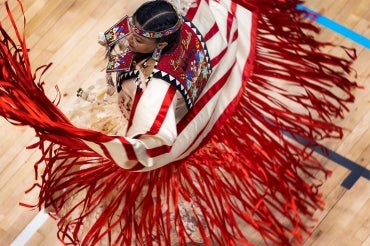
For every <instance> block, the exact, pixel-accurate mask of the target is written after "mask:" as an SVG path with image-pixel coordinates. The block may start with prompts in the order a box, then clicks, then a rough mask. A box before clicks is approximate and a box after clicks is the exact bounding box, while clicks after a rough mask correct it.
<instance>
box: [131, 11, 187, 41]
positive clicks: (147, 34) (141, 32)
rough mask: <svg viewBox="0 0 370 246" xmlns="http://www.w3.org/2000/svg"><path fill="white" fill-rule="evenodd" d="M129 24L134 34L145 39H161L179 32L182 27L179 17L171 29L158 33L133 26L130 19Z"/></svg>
mask: <svg viewBox="0 0 370 246" xmlns="http://www.w3.org/2000/svg"><path fill="white" fill-rule="evenodd" d="M129 24H130V28H131V30H133V31H134V32H135V33H136V34H138V35H140V36H143V37H146V38H162V37H165V36H168V35H171V34H172V33H174V32H176V31H177V30H179V29H180V28H181V26H182V18H181V17H180V16H179V19H178V21H177V23H176V24H175V25H174V26H173V27H170V28H168V29H166V30H163V31H160V32H154V31H147V30H144V29H142V28H140V27H138V26H135V24H134V23H133V22H132V18H129Z"/></svg>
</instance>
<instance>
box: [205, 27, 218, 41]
mask: <svg viewBox="0 0 370 246" xmlns="http://www.w3.org/2000/svg"><path fill="white" fill-rule="evenodd" d="M219 31H220V29H219V28H218V25H217V23H214V24H213V26H212V27H211V29H209V31H208V32H207V33H206V35H204V40H206V41H208V40H210V39H211V38H212V37H213V36H214V35H215V34H216V33H218V32H219Z"/></svg>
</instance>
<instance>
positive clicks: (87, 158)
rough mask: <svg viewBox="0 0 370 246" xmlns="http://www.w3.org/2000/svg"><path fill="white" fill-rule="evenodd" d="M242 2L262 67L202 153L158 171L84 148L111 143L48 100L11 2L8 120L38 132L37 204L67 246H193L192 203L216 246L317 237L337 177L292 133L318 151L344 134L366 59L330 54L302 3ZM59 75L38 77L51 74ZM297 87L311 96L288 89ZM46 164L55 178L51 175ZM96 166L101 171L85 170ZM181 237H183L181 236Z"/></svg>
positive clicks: (251, 71)
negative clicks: (250, 16) (326, 186)
mask: <svg viewBox="0 0 370 246" xmlns="http://www.w3.org/2000/svg"><path fill="white" fill-rule="evenodd" d="M235 3H237V4H239V5H240V6H242V7H245V8H248V9H249V10H251V11H253V12H254V13H255V17H254V18H255V20H256V23H255V24H256V26H255V27H254V28H253V30H254V35H255V43H254V44H253V47H254V48H255V49H254V50H252V52H253V56H254V60H253V61H251V60H250V61H248V62H249V63H248V64H246V67H245V70H244V81H243V83H244V86H243V90H242V91H241V92H240V95H239V97H238V98H237V99H236V100H235V101H233V102H232V103H231V104H230V107H229V108H228V109H227V110H226V111H225V113H224V115H223V117H222V118H223V119H224V120H225V121H220V122H219V123H218V125H219V126H220V127H217V128H215V129H214V131H213V134H212V135H210V137H209V139H208V141H207V142H204V145H203V146H202V147H201V148H199V149H198V150H196V151H195V152H194V153H193V154H192V155H190V156H189V157H188V158H186V159H185V160H182V161H181V162H176V163H172V164H171V165H167V166H165V167H163V168H160V169H157V170H154V171H151V172H147V173H136V172H128V171H126V170H123V169H121V168H119V167H118V166H116V165H115V164H114V163H113V162H112V161H111V160H106V159H103V158H101V157H100V156H99V155H98V154H96V153H94V152H92V151H90V150H89V149H88V148H87V147H86V146H85V145H84V144H83V142H82V141H81V140H80V139H87V140H89V139H98V140H99V139H101V140H103V139H104V138H105V135H103V134H101V133H97V132H94V131H89V130H83V129H78V128H76V127H74V126H73V125H71V123H70V122H69V120H68V119H67V117H66V116H65V115H64V114H63V113H62V112H61V111H60V110H58V108H57V107H56V105H55V104H53V103H52V102H50V100H49V99H48V98H47V97H46V96H45V95H44V93H43V82H41V81H40V80H39V82H38V83H36V82H35V79H36V77H38V76H37V75H36V74H32V72H31V68H30V62H29V58H28V50H27V46H26V41H25V38H24V35H23V36H22V35H21V34H20V32H19V31H18V28H17V26H16V25H15V23H14V20H13V18H12V15H11V12H10V11H9V8H8V5H7V4H6V7H7V11H8V14H9V19H10V20H11V21H12V24H13V29H14V31H15V32H16V37H17V40H16V41H13V40H12V39H11V38H10V36H9V35H8V34H7V32H6V31H5V30H4V29H3V27H2V26H0V31H1V34H2V36H1V42H0V44H1V46H0V55H1V56H0V65H1V71H2V72H1V75H0V76H1V77H0V97H1V100H0V114H1V116H3V117H4V118H6V119H8V120H9V122H11V123H12V124H15V125H29V126H30V127H32V128H34V129H35V131H36V135H37V137H38V138H39V141H38V142H37V143H35V144H34V145H32V146H29V147H30V148H39V149H40V151H41V153H42V158H41V159H40V161H39V162H37V163H36V164H35V169H36V176H37V178H38V179H39V180H38V185H36V186H35V187H37V186H39V187H40V195H39V203H38V205H37V206H39V207H40V208H41V207H46V208H47V209H49V210H50V211H53V212H54V213H55V214H56V215H58V216H59V217H60V218H59V222H58V227H59V232H58V237H59V239H60V240H61V241H62V242H63V243H64V244H65V245H68V244H73V245H96V244H97V243H99V242H102V241H103V242H105V243H106V244H109V245H130V244H131V243H132V240H134V238H133V236H134V235H135V236H136V238H135V240H136V241H135V242H136V243H137V244H145V245H152V244H153V243H152V239H154V238H155V239H157V240H158V242H159V245H170V244H171V240H175V241H177V242H179V244H180V245H185V244H186V242H189V241H190V242H192V238H191V237H190V236H189V235H188V232H187V230H186V225H185V224H184V221H183V218H182V216H181V211H180V209H181V202H182V201H185V202H192V203H191V209H190V211H188V212H189V213H192V214H194V218H195V220H196V222H197V224H198V229H199V232H200V234H201V235H202V237H203V239H204V241H205V243H206V244H207V245H209V244H210V243H211V242H212V243H214V244H216V245H252V244H253V240H252V238H251V237H252V235H259V237H258V239H257V240H259V241H262V240H263V241H264V242H265V243H266V244H267V245H271V244H274V245H295V244H298V243H299V242H302V240H303V238H304V237H305V236H306V235H307V234H309V229H310V228H309V227H308V226H307V224H306V219H312V216H313V213H314V211H315V210H317V209H321V208H322V207H323V204H324V202H323V201H322V197H321V195H320V194H319V192H318V189H319V187H320V185H321V183H322V180H321V179H320V178H319V176H320V175H324V176H326V175H328V174H329V173H330V172H329V171H328V170H326V169H325V168H324V167H323V166H322V165H321V164H320V163H318V161H317V160H316V159H314V157H313V156H312V150H311V149H309V148H308V147H307V146H302V145H299V144H297V143H295V142H294V141H293V140H291V139H289V138H287V137H286V136H284V133H285V132H286V133H289V134H290V135H292V136H299V137H303V138H305V139H307V140H308V141H316V140H320V139H324V138H328V137H335V138H340V137H341V136H342V130H341V128H340V127H339V126H336V125H335V124H333V123H332V120H333V119H335V118H342V117H343V112H344V111H345V110H347V108H346V104H347V103H349V102H353V100H354V97H353V95H352V94H351V90H352V89H353V88H355V87H356V86H357V85H356V83H354V82H352V81H350V80H349V79H347V77H346V76H347V74H349V73H351V72H352V71H351V67H350V66H351V62H352V59H354V58H355V53H352V54H351V53H349V54H351V55H352V57H350V58H348V59H344V58H339V57H336V56H334V55H329V54H326V53H323V52H322V50H321V48H323V47H326V46H328V45H331V44H328V43H320V42H317V41H316V40H315V39H314V38H313V36H311V35H308V34H306V33H307V32H317V31H318V30H317V28H316V27H314V26H313V25H312V24H310V23H309V22H308V21H306V20H305V19H304V18H303V16H304V12H303V11H302V10H297V9H296V5H297V4H298V3H301V1H296V0H288V1H272V0H242V1H240V0H239V1H236V2H235ZM240 6H238V7H240ZM16 42H17V43H16ZM347 51H348V50H346V52H347ZM49 66H50V65H48V66H44V67H40V68H39V69H37V70H36V71H38V70H40V71H41V75H42V73H44V72H45V71H46V70H47V69H48V67H49ZM287 83H288V84H290V85H292V86H294V88H296V89H297V88H301V89H302V91H300V93H294V91H293V92H292V91H288V90H286V89H283V88H284V86H283V85H286V84H287ZM267 92H269V93H267ZM270 92H274V93H275V96H274V97H273V96H271V95H270ZM281 99H283V100H281ZM58 100H59V99H57V100H56V103H57V102H58ZM282 101H288V102H290V103H292V104H296V105H297V106H299V107H300V111H299V112H297V111H294V110H293V109H291V108H290V107H289V105H285V104H283V103H282ZM221 125H223V126H224V127H221ZM39 165H43V166H44V167H43V168H45V170H44V171H43V173H42V174H41V175H38V173H37V169H38V166H39ZM84 165H89V166H88V168H80V167H82V166H84ZM71 201H73V206H71V207H70V208H69V209H68V211H64V210H63V209H64V208H65V206H64V205H65V204H68V203H70V202H71ZM93 214H98V216H97V217H96V218H95V223H94V224H91V225H88V226H84V224H85V223H87V222H86V221H87V218H89V219H91V218H90V217H89V216H92V215H93ZM171 216H173V217H171ZM171 223H175V224H176V228H172V227H171V225H172V224H171ZM85 228H88V230H87V231H83V230H85ZM246 228H247V229H246ZM173 229H176V231H177V238H171V230H173ZM117 231H119V232H121V233H120V234H114V232H117Z"/></svg>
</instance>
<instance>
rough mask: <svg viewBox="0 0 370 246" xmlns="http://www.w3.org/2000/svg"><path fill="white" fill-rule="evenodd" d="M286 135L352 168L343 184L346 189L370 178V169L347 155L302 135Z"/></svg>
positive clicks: (349, 168)
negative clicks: (363, 179)
mask: <svg viewBox="0 0 370 246" xmlns="http://www.w3.org/2000/svg"><path fill="white" fill-rule="evenodd" d="M284 135H285V136H288V137H290V138H292V139H294V140H296V141H297V142H298V143H300V144H303V145H305V146H307V147H309V148H311V149H312V150H314V151H315V152H316V153H319V154H320V155H322V156H324V157H326V158H327V159H329V160H331V161H333V162H335V163H337V164H339V165H341V166H343V167H345V168H347V169H348V170H350V173H349V175H348V176H347V177H346V178H345V179H344V180H343V182H342V184H341V185H342V186H343V187H344V188H346V189H351V188H352V186H353V185H354V184H355V183H356V182H357V181H358V180H359V179H360V178H361V177H363V178H365V179H367V180H370V170H369V169H367V168H365V167H363V166H361V165H359V164H357V163H355V162H353V161H351V160H349V159H347V158H346V157H344V156H342V155H340V154H338V153H336V152H335V151H333V150H331V149H328V148H326V147H324V146H319V145H318V144H317V143H315V142H310V141H308V140H307V139H305V138H302V137H301V136H297V135H294V136H293V135H291V134H290V133H287V132H285V133H284Z"/></svg>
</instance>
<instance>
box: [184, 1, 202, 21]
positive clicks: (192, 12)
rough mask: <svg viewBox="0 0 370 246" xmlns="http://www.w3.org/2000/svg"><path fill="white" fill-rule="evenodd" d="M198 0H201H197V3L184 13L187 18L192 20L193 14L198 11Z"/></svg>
mask: <svg viewBox="0 0 370 246" xmlns="http://www.w3.org/2000/svg"><path fill="white" fill-rule="evenodd" d="M200 1H201V0H197V3H196V6H197V7H196V8H190V9H189V10H188V12H187V13H186V18H188V19H189V20H193V19H194V16H195V15H196V13H197V11H198V6H199V4H200Z"/></svg>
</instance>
